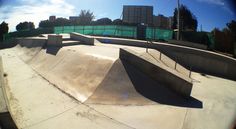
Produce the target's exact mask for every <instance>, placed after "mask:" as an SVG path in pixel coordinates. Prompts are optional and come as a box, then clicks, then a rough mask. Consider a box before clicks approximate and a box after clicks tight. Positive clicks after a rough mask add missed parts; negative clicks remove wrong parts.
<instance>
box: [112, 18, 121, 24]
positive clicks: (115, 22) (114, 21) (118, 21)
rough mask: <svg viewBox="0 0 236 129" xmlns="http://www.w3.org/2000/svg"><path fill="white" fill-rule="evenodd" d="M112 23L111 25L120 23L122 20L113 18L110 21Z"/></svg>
mask: <svg viewBox="0 0 236 129" xmlns="http://www.w3.org/2000/svg"><path fill="white" fill-rule="evenodd" d="M112 24H113V25H122V24H123V21H122V20H121V19H115V20H113V21H112Z"/></svg>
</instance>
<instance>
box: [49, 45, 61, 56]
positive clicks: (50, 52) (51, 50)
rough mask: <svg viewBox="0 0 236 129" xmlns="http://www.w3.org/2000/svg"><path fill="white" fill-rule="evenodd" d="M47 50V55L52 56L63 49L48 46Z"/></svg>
mask: <svg viewBox="0 0 236 129" xmlns="http://www.w3.org/2000/svg"><path fill="white" fill-rule="evenodd" d="M45 49H46V53H47V54H51V55H57V53H58V51H59V50H60V49H61V47H59V46H55V47H53V46H48V47H46V48H45Z"/></svg>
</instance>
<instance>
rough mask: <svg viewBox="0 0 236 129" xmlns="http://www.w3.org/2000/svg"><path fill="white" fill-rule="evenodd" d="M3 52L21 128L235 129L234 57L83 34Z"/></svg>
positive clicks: (6, 86)
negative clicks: (233, 127)
mask: <svg viewBox="0 0 236 129" xmlns="http://www.w3.org/2000/svg"><path fill="white" fill-rule="evenodd" d="M15 42H17V45H16V46H15V47H14V48H10V49H4V50H1V51H0V53H1V58H2V62H1V63H2V70H1V71H2V73H4V75H5V76H3V74H2V77H1V83H2V85H1V86H2V87H1V89H2V91H3V96H5V97H4V98H5V105H6V107H7V108H8V110H9V112H10V114H11V116H12V119H13V120H14V122H15V123H16V126H17V127H18V128H30V129H32V128H46V127H47V128H162V129H172V128H179V129H188V128H197V129H200V128H215V129H217V128H219V129H221V128H231V127H232V126H233V124H234V122H235V119H236V111H235V109H236V105H235V103H236V99H235V98H236V95H235V91H236V87H235V86H236V82H235V81H236V69H235V68H234V67H235V66H236V60H235V59H233V58H230V57H227V56H224V55H221V54H217V53H214V52H210V51H207V50H201V49H197V48H192V47H186V46H179V45H172V44H167V43H160V42H147V41H141V40H134V39H125V38H111V37H99V36H88V35H83V34H79V33H70V34H61V35H56V34H51V35H50V34H49V35H41V36H40V37H27V38H18V39H16V40H15Z"/></svg>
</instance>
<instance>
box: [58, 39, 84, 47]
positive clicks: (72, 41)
mask: <svg viewBox="0 0 236 129" xmlns="http://www.w3.org/2000/svg"><path fill="white" fill-rule="evenodd" d="M79 44H80V41H76V40H63V41H62V46H72V45H79Z"/></svg>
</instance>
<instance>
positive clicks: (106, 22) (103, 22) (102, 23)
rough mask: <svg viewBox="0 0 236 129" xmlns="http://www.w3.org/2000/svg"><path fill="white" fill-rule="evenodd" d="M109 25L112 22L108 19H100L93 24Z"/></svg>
mask: <svg viewBox="0 0 236 129" xmlns="http://www.w3.org/2000/svg"><path fill="white" fill-rule="evenodd" d="M111 23H112V20H111V19H109V18H100V19H98V20H96V22H95V24H96V25H111Z"/></svg>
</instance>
